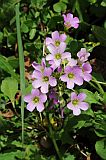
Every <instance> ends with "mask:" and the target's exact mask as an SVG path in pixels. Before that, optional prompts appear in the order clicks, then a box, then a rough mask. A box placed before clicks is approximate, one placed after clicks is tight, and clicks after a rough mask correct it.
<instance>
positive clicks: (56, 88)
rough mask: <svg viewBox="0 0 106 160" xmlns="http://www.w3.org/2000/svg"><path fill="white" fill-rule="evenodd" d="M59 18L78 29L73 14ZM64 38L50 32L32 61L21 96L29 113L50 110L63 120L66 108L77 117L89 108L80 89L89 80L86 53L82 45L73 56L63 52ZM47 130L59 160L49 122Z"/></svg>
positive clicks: (88, 64)
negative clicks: (27, 84) (28, 89)
mask: <svg viewBox="0 0 106 160" xmlns="http://www.w3.org/2000/svg"><path fill="white" fill-rule="evenodd" d="M63 18H64V25H65V27H66V28H67V29H69V28H71V27H74V28H75V29H76V28H78V26H79V19H78V18H77V17H73V15H72V14H71V13H68V14H66V15H65V14H63ZM66 40H67V34H66V33H65V32H61V31H57V30H56V31H53V32H52V33H51V37H49V36H47V37H46V38H45V40H44V46H45V47H46V50H45V56H44V57H43V58H42V60H41V63H40V64H39V63H37V62H33V63H32V67H33V69H34V71H33V72H32V75H31V77H32V81H31V82H32V91H31V93H30V94H28V95H26V96H25V97H24V101H25V102H27V103H28V104H27V110H29V111H30V112H32V111H34V110H37V111H38V112H40V114H41V112H42V113H45V114H43V116H44V115H45V116H47V117H50V116H49V115H50V113H51V112H52V113H53V114H55V113H56V114H58V117H61V119H64V118H65V117H66V116H67V112H66V111H68V112H69V113H70V115H72V116H80V114H81V113H82V111H83V112H86V111H87V110H88V109H89V107H90V105H89V104H88V102H86V97H87V95H86V94H85V93H83V92H82V91H80V89H81V86H83V84H84V82H86V83H87V82H89V81H90V80H91V79H92V75H91V73H92V66H91V64H90V62H89V60H88V58H89V56H90V53H89V52H88V51H87V50H86V48H81V49H80V50H79V51H78V53H77V54H76V57H74V58H73V56H72V54H71V52H69V51H67V43H66ZM64 94H65V96H64ZM49 121H51V120H50V119H49ZM49 130H50V135H51V136H52V140H53V143H54V146H55V149H56V151H57V154H58V157H59V159H61V155H60V153H59V150H58V146H57V144H56V140H55V139H54V137H53V133H52V128H51V125H49Z"/></svg>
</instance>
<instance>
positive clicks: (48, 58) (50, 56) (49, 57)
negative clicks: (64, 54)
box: [46, 54, 54, 61]
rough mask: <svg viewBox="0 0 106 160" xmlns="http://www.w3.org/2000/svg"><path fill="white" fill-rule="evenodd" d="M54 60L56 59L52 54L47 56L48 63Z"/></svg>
mask: <svg viewBox="0 0 106 160" xmlns="http://www.w3.org/2000/svg"><path fill="white" fill-rule="evenodd" d="M52 59H54V56H53V55H52V54H48V55H47V56H46V60H47V61H49V60H52Z"/></svg>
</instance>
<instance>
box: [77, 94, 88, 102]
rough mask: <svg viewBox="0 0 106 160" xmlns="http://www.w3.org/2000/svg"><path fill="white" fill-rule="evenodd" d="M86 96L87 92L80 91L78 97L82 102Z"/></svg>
mask: <svg viewBox="0 0 106 160" xmlns="http://www.w3.org/2000/svg"><path fill="white" fill-rule="evenodd" d="M85 98H86V94H85V93H80V94H79V95H78V99H79V101H80V102H81V101H84V100H85Z"/></svg>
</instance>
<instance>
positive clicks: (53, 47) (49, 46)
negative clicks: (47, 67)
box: [47, 44, 57, 54]
mask: <svg viewBox="0 0 106 160" xmlns="http://www.w3.org/2000/svg"><path fill="white" fill-rule="evenodd" d="M47 48H48V50H49V52H50V53H52V54H55V53H57V49H56V47H55V46H53V45H52V44H50V45H48V46H47Z"/></svg>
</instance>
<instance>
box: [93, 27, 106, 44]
mask: <svg viewBox="0 0 106 160" xmlns="http://www.w3.org/2000/svg"><path fill="white" fill-rule="evenodd" d="M92 32H93V33H94V35H95V37H96V38H97V40H98V41H99V42H100V43H101V44H102V45H103V46H106V29H105V28H103V27H99V26H92Z"/></svg>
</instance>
